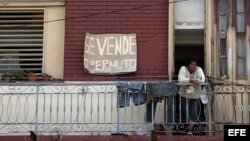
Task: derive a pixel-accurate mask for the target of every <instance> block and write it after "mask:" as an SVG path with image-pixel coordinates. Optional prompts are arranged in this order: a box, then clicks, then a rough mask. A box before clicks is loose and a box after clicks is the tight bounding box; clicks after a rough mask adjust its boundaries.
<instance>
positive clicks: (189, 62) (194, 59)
mask: <svg viewBox="0 0 250 141" xmlns="http://www.w3.org/2000/svg"><path fill="white" fill-rule="evenodd" d="M191 62H196V63H198V60H197V59H196V58H188V60H187V62H186V64H185V66H186V67H188V66H189V65H190V64H191Z"/></svg>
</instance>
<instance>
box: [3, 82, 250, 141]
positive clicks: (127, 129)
mask: <svg viewBox="0 0 250 141" xmlns="http://www.w3.org/2000/svg"><path fill="white" fill-rule="evenodd" d="M162 82H163V81H162ZM116 84H117V82H62V83H53V82H46V83H43V82H25V83H24V82H22V83H18V82H16V83H1V84H0V134H1V135H3V136H6V135H29V131H33V132H34V133H36V134H37V135H38V136H44V135H60V136H67V135H80V136H83V135H114V134H124V135H143V136H146V137H147V136H148V137H152V135H167V136H168V135H186V134H187V130H185V129H186V127H187V125H188V120H185V119H189V115H188V114H186V115H185V116H184V115H182V114H183V113H182V112H180V111H183V110H184V111H186V113H188V109H189V108H188V107H186V108H185V109H183V107H181V106H180V105H181V103H182V100H183V99H182V98H181V97H180V96H179V95H175V96H168V97H162V100H161V102H157V103H156V102H151V103H142V104H140V105H137V106H136V105H135V104H133V102H132V100H129V104H130V105H127V106H124V107H121V105H120V102H119V101H120V96H121V93H119V92H118V91H117V87H116ZM177 85H178V87H180V86H190V85H191V84H179V83H177ZM202 85H203V86H204V87H205V88H206V90H207V95H208V103H207V104H202V103H201V102H200V101H199V103H198V105H199V106H198V109H199V110H197V111H198V112H197V113H196V116H197V119H198V121H197V122H195V123H194V127H193V131H192V133H193V134H194V135H198V136H217V135H222V133H223V125H224V124H249V108H250V107H249V105H250V104H249V99H250V96H249V94H250V86H249V85H240V84H234V83H227V82H221V83H210V84H202ZM134 95H135V94H133V93H131V94H130V96H131V97H134ZM135 100H137V99H135ZM138 100H139V98H138ZM185 101H186V105H188V104H189V100H188V99H185ZM118 103H119V104H118ZM125 105H126V98H125ZM183 117H184V119H183ZM152 131H153V132H152Z"/></svg>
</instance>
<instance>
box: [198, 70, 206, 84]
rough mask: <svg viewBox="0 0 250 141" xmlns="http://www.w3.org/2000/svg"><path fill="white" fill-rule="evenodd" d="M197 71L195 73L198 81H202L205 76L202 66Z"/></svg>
mask: <svg viewBox="0 0 250 141" xmlns="http://www.w3.org/2000/svg"><path fill="white" fill-rule="evenodd" d="M197 71H198V72H197V73H198V77H199V82H201V83H204V82H205V80H206V78H205V75H204V72H203V70H202V68H199V69H198V70H197Z"/></svg>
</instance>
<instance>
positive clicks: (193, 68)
mask: <svg viewBox="0 0 250 141" xmlns="http://www.w3.org/2000/svg"><path fill="white" fill-rule="evenodd" d="M196 67H197V63H196V62H193V61H192V62H190V64H189V65H188V70H189V71H190V72H191V73H193V72H195V70H196Z"/></svg>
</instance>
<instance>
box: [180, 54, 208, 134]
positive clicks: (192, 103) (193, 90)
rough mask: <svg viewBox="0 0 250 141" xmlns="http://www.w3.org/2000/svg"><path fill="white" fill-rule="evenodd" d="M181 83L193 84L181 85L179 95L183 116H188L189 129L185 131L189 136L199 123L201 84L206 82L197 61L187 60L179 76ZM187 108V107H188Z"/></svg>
mask: <svg viewBox="0 0 250 141" xmlns="http://www.w3.org/2000/svg"><path fill="white" fill-rule="evenodd" d="M178 81H179V83H191V84H188V85H181V86H180V89H179V94H180V98H181V115H182V116H184V117H185V116H188V117H187V118H186V117H185V119H187V120H188V121H187V122H188V127H187V128H186V129H185V131H187V132H188V135H192V130H193V126H194V123H195V122H197V121H198V120H199V119H198V118H199V117H198V116H197V112H198V107H197V106H198V103H199V101H198V100H199V98H200V93H201V85H200V83H202V82H205V75H204V72H203V70H202V68H200V67H198V66H197V60H196V59H194V58H190V59H188V60H187V63H186V64H185V66H182V67H181V68H180V70H179V74H178ZM186 106H187V107H186Z"/></svg>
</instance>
